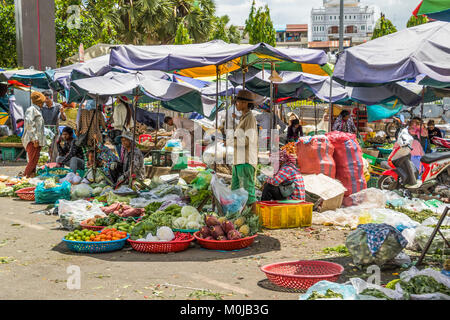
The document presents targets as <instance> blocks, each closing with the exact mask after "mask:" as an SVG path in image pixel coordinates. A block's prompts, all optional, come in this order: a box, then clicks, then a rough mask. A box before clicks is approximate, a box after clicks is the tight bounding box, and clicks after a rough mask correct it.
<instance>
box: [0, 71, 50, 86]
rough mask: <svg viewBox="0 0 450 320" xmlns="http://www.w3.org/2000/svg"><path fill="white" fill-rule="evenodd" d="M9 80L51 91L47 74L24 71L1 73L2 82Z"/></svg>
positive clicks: (0, 79)
mask: <svg viewBox="0 0 450 320" xmlns="http://www.w3.org/2000/svg"><path fill="white" fill-rule="evenodd" d="M9 80H16V81H19V82H21V83H23V84H25V85H31V86H32V87H35V88H38V89H49V85H48V81H47V77H46V76H45V73H44V72H43V71H39V70H34V69H22V70H8V71H3V72H0V82H7V81H9Z"/></svg>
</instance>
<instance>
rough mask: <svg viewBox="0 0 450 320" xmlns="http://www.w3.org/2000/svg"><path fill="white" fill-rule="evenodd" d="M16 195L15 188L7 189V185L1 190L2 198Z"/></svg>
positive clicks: (0, 195)
mask: <svg viewBox="0 0 450 320" xmlns="http://www.w3.org/2000/svg"><path fill="white" fill-rule="evenodd" d="M14 194H15V193H14V189H13V187H7V186H6V185H5V187H4V188H0V197H13V196H14Z"/></svg>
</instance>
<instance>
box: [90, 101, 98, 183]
mask: <svg viewBox="0 0 450 320" xmlns="http://www.w3.org/2000/svg"><path fill="white" fill-rule="evenodd" d="M97 109H98V95H96V96H95V109H94V117H95V119H94V121H95V126H94V130H95V128H98V117H97ZM95 132H97V131H95ZM88 139H89V137H88ZM97 139H100V137H97ZM92 169H93V170H92V171H93V173H94V182H97V145H96V143H95V141H94V163H93V166H92Z"/></svg>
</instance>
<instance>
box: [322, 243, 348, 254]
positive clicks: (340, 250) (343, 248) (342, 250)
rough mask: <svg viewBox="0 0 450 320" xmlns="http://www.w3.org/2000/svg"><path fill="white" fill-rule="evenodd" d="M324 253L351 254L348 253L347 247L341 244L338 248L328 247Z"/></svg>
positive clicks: (323, 250) (324, 249)
mask: <svg viewBox="0 0 450 320" xmlns="http://www.w3.org/2000/svg"><path fill="white" fill-rule="evenodd" d="M322 252H323V253H332V252H337V253H343V254H350V253H349V252H348V249H347V247H346V246H345V245H343V244H339V245H337V246H336V247H326V248H323V249H322Z"/></svg>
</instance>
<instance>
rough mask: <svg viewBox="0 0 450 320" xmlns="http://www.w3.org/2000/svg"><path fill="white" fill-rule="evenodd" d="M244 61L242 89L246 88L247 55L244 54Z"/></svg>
mask: <svg viewBox="0 0 450 320" xmlns="http://www.w3.org/2000/svg"><path fill="white" fill-rule="evenodd" d="M242 61H243V64H242V89H245V69H246V68H247V56H244V57H243V58H242Z"/></svg>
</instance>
